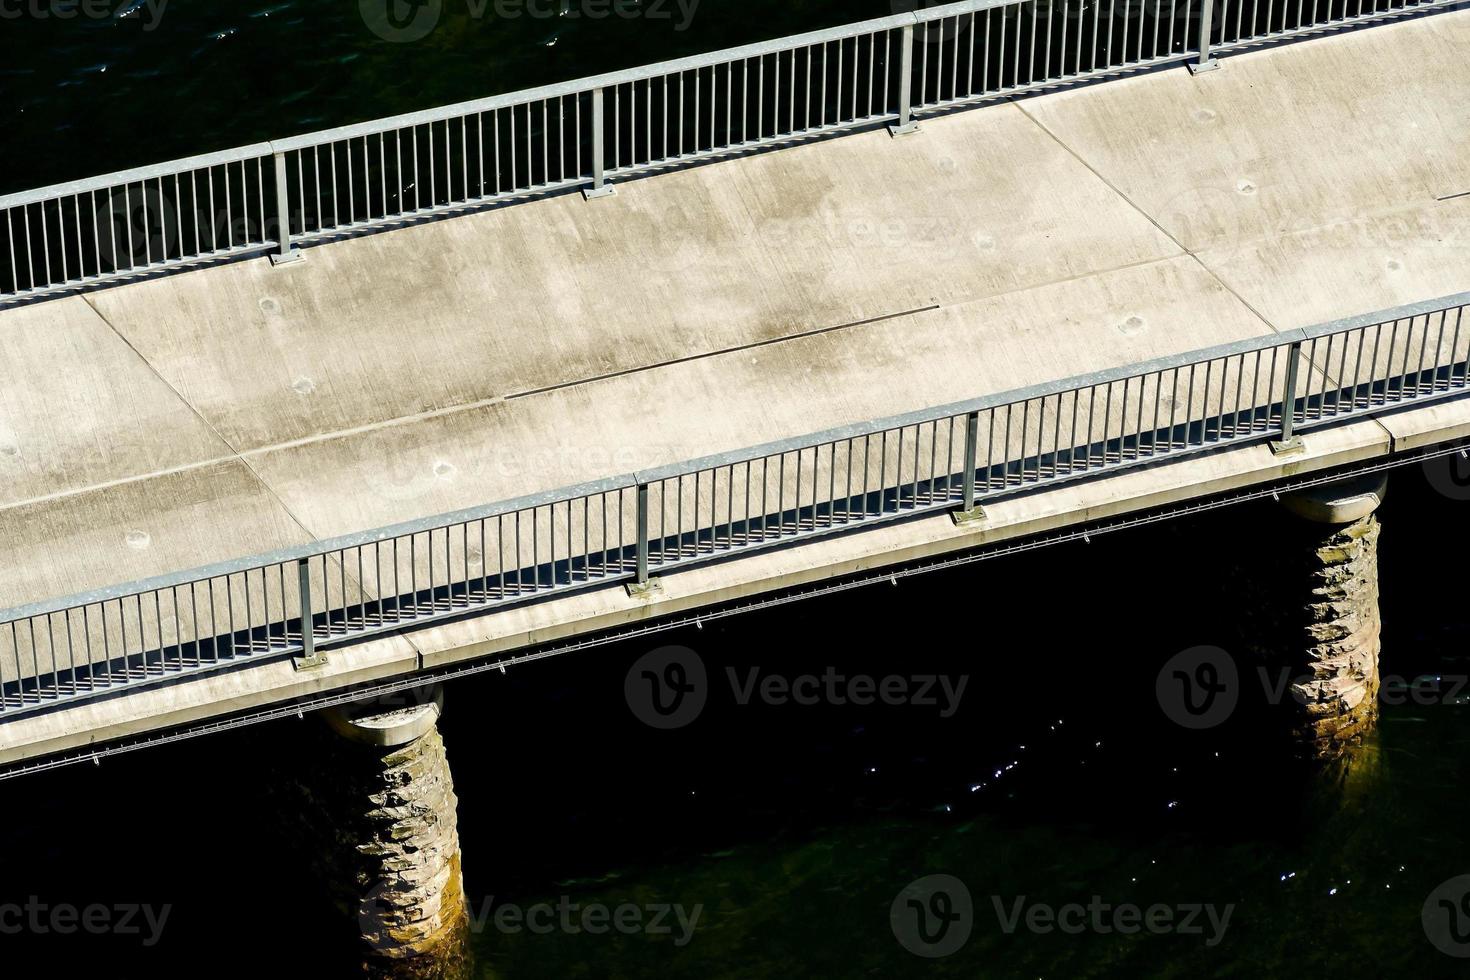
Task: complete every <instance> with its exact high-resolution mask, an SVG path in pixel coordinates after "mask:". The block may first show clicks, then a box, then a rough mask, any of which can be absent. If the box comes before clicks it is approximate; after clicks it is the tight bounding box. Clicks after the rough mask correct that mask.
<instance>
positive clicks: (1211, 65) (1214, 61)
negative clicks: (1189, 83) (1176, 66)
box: [1188, 58, 1220, 75]
mask: <svg viewBox="0 0 1470 980" xmlns="http://www.w3.org/2000/svg"><path fill="white" fill-rule="evenodd" d="M1219 67H1220V59H1218V58H1211V59H1210V60H1209V61H1206V62H1204V63H1203V64H1201V63H1200V62H1198V61H1191V62H1189V63H1188V68H1189V73H1190V74H1191V75H1198V74H1200V73H1201V72H1207V71H1215V70H1216V69H1218V68H1219Z"/></svg>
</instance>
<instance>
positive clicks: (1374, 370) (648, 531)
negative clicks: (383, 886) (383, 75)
mask: <svg viewBox="0 0 1470 980" xmlns="http://www.w3.org/2000/svg"><path fill="white" fill-rule="evenodd" d="M1327 6H1328V8H1329V9H1325V10H1318V9H1317V7H1316V6H1315V5H1313V6H1312V8H1311V9H1310V10H1308V8H1307V6H1306V5H1304V4H1299V5H1297V6H1296V7H1294V8H1292V7H1283V8H1282V9H1280V10H1276V11H1275V12H1274V13H1272V12H1269V8H1267V9H1261V8H1259V7H1257V6H1255V5H1245V4H1237V3H1230V2H1227V3H1223V4H1216V5H1215V6H1214V7H1207V8H1205V9H1204V10H1198V9H1191V8H1190V7H1189V6H1188V5H1180V6H1179V8H1177V9H1176V14H1175V16H1174V17H1172V18H1170V17H1167V16H1163V15H1162V8H1158V10H1157V11H1156V10H1155V9H1153V8H1147V7H1145V8H1138V7H1133V6H1128V5H1115V7H1114V9H1113V10H1112V11H1111V12H1106V11H1104V9H1103V7H1102V6H1101V5H1092V4H1089V3H1080V2H1077V0H1062V2H1060V3H1058V4H1052V5H1050V6H1047V5H1038V3H1037V0H1025V2H1022V3H1011V2H1002V0H976V2H966V3H958V4H951V5H948V6H945V7H936V8H932V9H926V10H920V11H916V12H914V13H907V14H901V15H896V16H894V17H892V18H886V19H883V20H880V21H871V22H866V23H863V24H858V25H853V26H850V27H846V28H839V29H834V30H831V31H824V32H819V33H815V34H811V35H803V36H800V37H796V38H787V39H782V40H779V41H772V42H769V43H765V44H760V45H753V46H749V47H746V48H739V49H732V50H729V51H723V52H717V53H715V54H712V55H709V56H705V57H700V58H692V59H685V60H684V61H680V62H670V63H665V64H662V65H656V66H650V67H649V68H645V69H637V70H633V71H629V72H623V73H618V74H614V75H607V76H600V77H597V78H593V79H586V80H580V81H576V82H571V83H566V84H561V85H555V86H550V87H546V88H542V89H536V90H531V91H527V92H521V93H514V94H511V95H507V96H502V97H496V98H492V99H486V100H481V101H478V102H471V103H464V104H461V105H457V106H451V107H446V108H444V109H440V110H433V111H429V112H424V113H417V114H414V115H411V116H405V117H397V118H393V119H386V120H377V121H374V122H369V123H364V124H361V125H355V126H349V127H345V128H342V129H338V130H332V131H329V132H325V133H319V134H312V135H308V136H302V137H298V138H293V139H287V140H284V141H281V142H278V143H268V144H260V145H257V146H251V147H243V148H238V149H236V150H230V151H225V152H220V153H213V154H210V155H207V156H202V157H195V158H191V159H189V160H184V161H175V162H172V163H167V164H162V165H159V166H155V167H148V168H142V169H139V170H135V171H129V172H126V173H120V174H112V175H108V176H105V177H100V178H95V179H91V180H85V181H77V182H73V183H70V184H63V185H57V186H55V187H51V188H44V189H41V190H38V191H34V192H25V193H21V194H12V195H9V196H6V197H0V213H3V215H4V227H5V230H6V235H5V239H4V244H3V247H0V270H4V271H0V293H3V303H4V305H3V306H0V335H3V340H4V344H5V349H6V351H7V356H6V358H5V359H4V361H3V363H0V409H3V414H0V473H3V474H4V476H5V479H4V480H3V481H0V526H3V528H4V534H3V547H4V556H5V559H6V560H5V561H4V562H3V564H0V605H3V606H5V607H6V608H4V609H3V610H0V682H3V689H0V765H4V766H7V767H8V770H7V772H8V774H11V775H14V774H19V773H24V772H28V771H34V770H36V769H38V768H44V767H48V766H53V765H57V764H62V763H65V762H73V761H81V760H87V759H97V758H101V757H102V756H105V755H106V754H109V753H112V752H117V751H125V750H127V749H130V748H132V747H135V746H138V745H143V744H147V743H148V742H150V741H152V740H156V739H160V738H172V737H182V736H187V735H190V734H197V733H201V732H204V731H208V730H210V729H211V727H217V726H221V725H226V724H237V723H240V722H241V721H242V720H256V719H262V718H268V717H274V716H279V715H282V714H286V713H293V714H294V713H296V712H300V711H304V710H307V709H315V708H321V707H325V706H330V705H333V704H338V703H344V702H350V701H354V700H360V699H362V698H363V697H365V696H366V695H369V694H373V693H377V692H381V691H385V690H392V689H395V688H410V687H414V686H416V685H422V684H424V683H426V682H428V681H434V680H441V679H443V678H446V677H450V676H453V675H454V674H455V673H456V672H463V671H467V670H483V669H495V668H497V667H498V668H500V669H505V667H507V666H509V665H513V664H515V663H518V662H521V661H524V660H527V659H531V658H536V657H543V656H548V655H551V654H553V653H559V652H564V651H566V650H571V649H576V648H578V647H580V646H587V645H591V644H595V643H597V642H602V641H604V640H605V639H606V638H608V637H610V636H616V635H627V634H628V633H630V632H637V631H643V630H653V629H657V628H659V627H660V626H661V625H666V624H669V623H674V622H680V621H686V620H687V619H689V618H698V617H700V616H709V615H722V614H725V613H726V612H729V611H731V610H734V609H738V608H741V607H744V606H749V605H754V604H759V603H761V602H765V601H773V600H774V599H775V598H777V597H783V596H789V595H792V594H799V593H802V592H809V591H816V590H821V589H823V588H833V587H842V586H843V585H844V584H850V583H853V582H857V581H863V580H868V579H872V578H875V577H879V578H881V577H889V576H892V575H897V574H907V573H908V572H910V571H912V570H914V569H916V568H921V567H926V566H932V565H935V564H942V563H945V562H949V561H959V560H968V559H970V558H973V557H975V556H977V555H982V554H989V553H996V552H1000V551H1004V550H1006V549H1014V548H1022V547H1034V546H1036V545H1037V544H1038V543H1041V542H1045V541H1048V540H1055V539H1059V538H1062V537H1067V536H1076V535H1086V534H1092V533H1100V532H1101V531H1102V530H1105V529H1107V528H1109V527H1114V526H1121V525H1125V524H1127V523H1129V522H1133V521H1139V520H1151V519H1156V518H1157V517H1158V516H1159V515H1161V514H1167V513H1170V512H1175V511H1179V510H1184V509H1189V508H1192V507H1200V506H1212V505H1214V504H1217V503H1220V502H1224V501H1227V500H1231V499H1239V498H1242V497H1246V496H1252V495H1262V494H1282V493H1285V492H1286V491H1287V490H1291V489H1297V490H1300V489H1301V488H1303V487H1308V486H1313V485H1323V486H1329V487H1330V486H1332V485H1333V484H1334V483H1336V481H1340V480H1341V479H1342V478H1343V477H1344V475H1349V474H1354V473H1361V472H1367V471H1372V470H1378V469H1383V468H1385V467H1388V466H1392V465H1399V464H1401V463H1402V462H1403V461H1404V460H1406V459H1413V458H1424V457H1427V456H1429V455H1433V454H1441V453H1446V452H1451V451H1458V446H1459V442H1460V441H1461V440H1463V439H1464V438H1465V437H1466V436H1470V401H1467V400H1466V399H1464V398H1462V397H1461V396H1462V395H1463V393H1464V391H1465V388H1466V382H1467V361H1470V317H1467V316H1465V309H1466V307H1467V306H1470V293H1467V292H1465V289H1466V288H1467V286H1470V155H1467V154H1466V153H1465V151H1464V146H1465V134H1466V133H1470V98H1466V95H1467V91H1470V77H1467V68H1466V65H1467V61H1470V12H1467V11H1464V10H1463V9H1459V8H1460V6H1461V5H1459V4H1438V3H1419V4H1405V3H1403V2H1399V0H1396V2H1394V3H1391V4H1390V3H1384V2H1381V0H1380V2H1375V3H1372V4H1367V5H1364V4H1360V5H1358V7H1357V8H1356V9H1353V6H1352V5H1351V4H1348V5H1347V6H1344V5H1343V4H1341V3H1332V4H1329V5H1327ZM1441 8H1443V9H1441ZM1156 12H1157V13H1158V14H1159V15H1158V16H1155V13H1156ZM1368 25H1373V26H1372V29H1369V30H1358V29H1356V28H1358V27H1363V26H1368ZM1316 35H1324V36H1321V37H1318V36H1316ZM1303 39H1306V40H1305V41H1304V43H1287V42H1294V41H1299V40H1303ZM1377 492H1381V491H1371V492H1369V493H1368V494H1367V496H1370V497H1371V496H1372V493H1377ZM1339 496H1341V495H1339ZM1363 496H1364V494H1361V493H1358V494H1357V496H1356V497H1354V495H1353V494H1349V495H1348V505H1347V506H1348V507H1349V511H1351V513H1349V511H1342V512H1341V513H1343V514H1345V515H1347V516H1345V517H1334V518H1331V519H1332V520H1336V521H1339V522H1343V521H1347V520H1357V519H1359V518H1360V517H1362V516H1363V513H1366V511H1363V512H1361V513H1360V512H1358V511H1352V500H1353V499H1357V498H1358V497H1363ZM1329 497H1330V494H1329ZM1373 499H1374V500H1376V497H1375V498H1373ZM1329 503H1330V502H1329ZM1339 505H1341V501H1338V503H1337V504H1336V505H1333V506H1339ZM1368 510H1369V511H1371V507H1369V508H1368ZM1329 512H1330V513H1338V512H1336V511H1330V508H1329ZM1375 656H1376V652H1375ZM1374 671H1375V675H1374V676H1376V666H1375V667H1374Z"/></svg>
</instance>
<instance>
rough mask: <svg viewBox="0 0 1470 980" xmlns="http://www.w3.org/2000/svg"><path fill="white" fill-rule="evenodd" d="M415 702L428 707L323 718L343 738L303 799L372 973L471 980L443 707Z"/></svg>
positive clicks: (432, 696)
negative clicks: (441, 721)
mask: <svg viewBox="0 0 1470 980" xmlns="http://www.w3.org/2000/svg"><path fill="white" fill-rule="evenodd" d="M417 693H421V694H427V695H428V697H426V698H424V697H421V698H419V699H417V700H416V701H415V702H413V703H409V704H388V705H384V704H382V703H363V704H358V705H353V706H350V707H347V708H342V709H333V710H332V711H329V712H325V713H324V714H326V715H327V717H326V721H327V723H328V724H329V726H330V727H331V728H332V729H333V730H334V731H335V732H337V733H338V735H339V736H341V737H339V738H336V739H335V744H334V745H332V746H331V747H329V748H328V749H327V750H326V753H325V758H318V759H314V760H313V761H312V766H311V768H310V769H309V771H308V772H307V773H306V774H305V775H304V776H303V777H302V778H301V783H302V785H301V787H300V788H301V789H302V790H304V791H305V793H306V795H307V798H308V801H309V802H308V804H307V806H308V811H307V812H308V813H311V814H314V816H315V820H314V821H312V823H313V826H314V829H315V830H316V831H317V832H318V833H319V834H320V833H325V839H324V840H323V847H324V849H325V855H324V860H323V865H324V868H325V870H326V873H327V874H328V875H329V876H331V880H330V882H329V884H330V885H331V887H332V888H333V889H334V890H335V891H336V892H338V893H339V895H341V896H342V899H341V903H342V904H343V906H344V911H346V912H347V913H349V914H350V915H351V916H352V918H353V919H354V921H355V923H356V925H357V926H358V929H359V931H360V933H361V937H362V950H363V968H364V973H365V974H366V975H368V976H372V977H382V978H393V980H398V978H415V980H417V978H457V977H467V976H469V975H470V970H469V962H468V958H469V948H468V937H469V923H468V915H467V912H466V908H465V898H464V880H463V875H462V873H461V869H460V851H459V833H458V829H457V818H456V814H455V807H456V805H457V801H456V799H455V795H454V786H453V782H452V779H451V777H450V772H449V762H448V759H447V758H446V757H445V754H444V742H443V740H442V739H441V738H440V736H439V732H438V729H437V727H436V724H435V722H436V721H437V719H438V717H439V713H440V710H441V708H442V705H443V697H442V692H441V691H439V690H438V689H433V690H431V691H428V692H417Z"/></svg>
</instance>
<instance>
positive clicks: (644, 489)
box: [628, 481, 660, 598]
mask: <svg viewBox="0 0 1470 980" xmlns="http://www.w3.org/2000/svg"><path fill="white" fill-rule="evenodd" d="M637 554H638V565H637V573H636V579H635V580H634V581H632V582H629V583H628V595H630V596H633V597H634V598H639V597H643V596H647V595H650V594H652V593H655V592H658V591H660V588H659V584H658V580H657V579H650V578H649V577H648V484H646V483H643V482H641V481H640V482H639V484H638V552H637Z"/></svg>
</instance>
